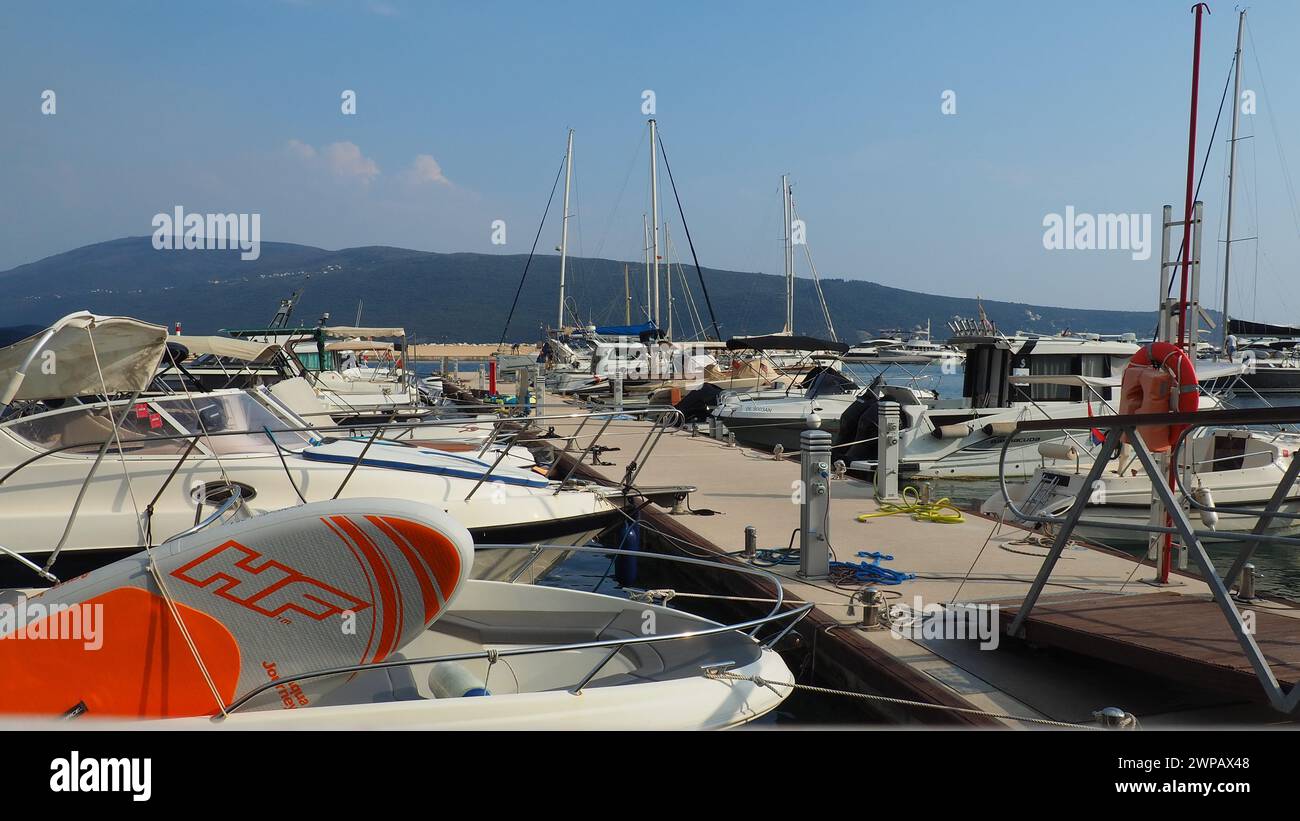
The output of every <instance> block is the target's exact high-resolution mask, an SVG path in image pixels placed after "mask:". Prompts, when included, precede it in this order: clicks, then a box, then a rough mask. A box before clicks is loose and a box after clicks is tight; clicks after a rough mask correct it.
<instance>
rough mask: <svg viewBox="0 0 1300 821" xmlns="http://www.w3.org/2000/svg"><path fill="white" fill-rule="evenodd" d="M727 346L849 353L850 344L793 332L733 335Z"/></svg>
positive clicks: (751, 349)
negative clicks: (765, 334) (764, 334)
mask: <svg viewBox="0 0 1300 821" xmlns="http://www.w3.org/2000/svg"><path fill="white" fill-rule="evenodd" d="M727 348H729V349H730V350H733V351H746V350H749V351H834V352H836V353H841V354H842V353H848V350H849V346H848V345H845V344H844V343H843V342H831V341H830V340H828V339H817V338H816V337H812V336H794V335H792V334H791V335H786V334H769V335H767V336H737V337H732V338H731V339H728V340H727Z"/></svg>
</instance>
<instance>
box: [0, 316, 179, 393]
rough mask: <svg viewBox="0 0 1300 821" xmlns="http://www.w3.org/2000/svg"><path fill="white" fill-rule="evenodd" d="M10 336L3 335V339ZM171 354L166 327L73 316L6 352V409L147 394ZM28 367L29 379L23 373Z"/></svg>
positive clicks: (0, 353) (0, 358)
mask: <svg viewBox="0 0 1300 821" xmlns="http://www.w3.org/2000/svg"><path fill="white" fill-rule="evenodd" d="M23 330H30V328H25V329H23ZM20 333H21V331H20ZM5 336H6V334H5V331H4V330H0V339H4V338H5ZM8 338H9V339H13V338H14V334H13V333H10V334H9V335H8ZM166 350H167V329H166V328H164V327H162V326H161V325H151V324H149V323H147V322H141V321H140V320H138V319H131V318H129V317H122V316H96V315H95V314H92V313H90V312H89V311H79V312H77V313H73V314H68V315H67V316H65V317H63V318H62V319H60V320H59V321H58V322H55V323H54V324H53V325H51V326H50V327H49V328H46V329H45V330H42V331H38V332H36V333H29V334H27V335H26V336H24V337H22V338H20V339H18V340H17V341H13V342H11V343H10V344H8V345H6V346H5V347H3V348H0V406H3V405H8V404H9V403H10V402H12V401H14V400H15V399H26V400H35V399H67V398H70V397H74V396H91V395H97V394H102V393H105V392H108V393H123V392H128V391H137V390H143V389H144V388H145V387H146V386H148V384H149V383H150V382H151V381H152V380H153V377H154V374H155V373H156V372H157V370H158V363H159V362H161V361H162V357H163V354H164V353H165V352H166ZM24 365H26V371H25V373H19V370H20V369H21V368H23V367H24Z"/></svg>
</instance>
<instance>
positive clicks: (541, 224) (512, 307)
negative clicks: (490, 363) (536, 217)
mask: <svg viewBox="0 0 1300 821" xmlns="http://www.w3.org/2000/svg"><path fill="white" fill-rule="evenodd" d="M567 159H568V157H567V156H566V157H565V159H564V160H561V161H560V168H559V170H557V171H556V172H555V182H553V183H551V195H550V196H549V197H547V198H546V210H545V211H543V212H542V221H541V222H539V223H538V224H537V236H535V237H533V248H532V250H531V251H529V252H528V261H527V262H525V263H524V273H523V275H522V276H520V277H519V287H518V288H516V289H515V299H514V301H513V302H511V303H510V313H509V314H507V315H506V324H505V327H503V328H502V329H501V339H500V341H498V342H497V347H498V348H500V347H501V346H503V345H505V344H506V334H507V333H509V331H510V320H511V319H513V318H514V315H515V308H516V307H517V306H518V305H519V295H520V294H521V293H523V290H524V281H525V280H527V279H528V268H529V267H530V266H531V265H532V264H533V256H534V255H536V253H537V241H538V240H540V239H541V238H542V228H543V227H544V226H545V225H546V215H547V214H549V213H551V202H552V201H554V199H555V189H556V188H557V187H558V186H559V184H560V175H561V174H563V173H564V163H565V161H566V160H567Z"/></svg>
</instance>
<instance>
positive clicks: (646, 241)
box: [641, 214, 653, 320]
mask: <svg viewBox="0 0 1300 821" xmlns="http://www.w3.org/2000/svg"><path fill="white" fill-rule="evenodd" d="M641 233H642V234H643V238H642V245H641V250H642V251H644V252H645V318H646V319H647V320H649V319H653V317H652V316H651V315H650V312H651V310H652V309H651V307H650V306H651V304H652V303H651V301H650V219H649V218H648V217H647V216H646V215H645V214H642V215H641Z"/></svg>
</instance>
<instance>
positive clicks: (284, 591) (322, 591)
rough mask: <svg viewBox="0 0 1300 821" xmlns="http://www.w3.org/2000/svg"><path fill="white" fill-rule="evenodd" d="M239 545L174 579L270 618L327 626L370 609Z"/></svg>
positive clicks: (210, 554)
mask: <svg viewBox="0 0 1300 821" xmlns="http://www.w3.org/2000/svg"><path fill="white" fill-rule="evenodd" d="M261 558H262V554H261V553H258V552H257V551H256V550H253V549H252V548H248V547H245V546H244V545H242V544H240V543H239V542H236V541H229V542H226V543H225V544H223V545H221V546H220V547H216V548H213V549H212V550H209V551H208V552H207V553H204V554H203V555H202V556H200V557H199V558H197V559H195V560H194V561H192V562H190V563H189V564H186V565H183V566H181V567H178V568H176V569H175V570H173V571H172V572H171V575H172V576H173V577H175V578H177V579H180V580H181V581H183V582H186V583H188V584H192V585H194V586H195V587H199V588H208V589H210V590H211V592H212V593H215V594H216V595H218V596H220V597H221V598H223V599H227V600H229V601H232V602H234V603H236V604H238V605H240V606H242V607H246V608H248V609H249V610H252V611H254V612H257V613H261V614H262V615H264V616H268V617H270V618H280V619H281V620H284V619H283V616H282V614H283V613H285V612H288V611H293V612H296V613H301V614H303V615H304V616H308V617H310V618H313V619H315V620H316V621H324V620H325V619H327V618H330V617H332V616H338V615H340V614H342V613H344V612H347V611H349V610H350V611H352V612H354V613H355V612H356V611H358V610H362V609H364V608H367V607H369V606H370V602H367V601H365V600H363V599H358V598H357V597H355V596H351V595H349V594H347V593H344V592H343V591H342V590H339V589H338V588H336V587H332V586H330V585H328V584H325V582H322V581H320V580H318V579H313V578H311V577H310V576H307V575H306V574H304V573H301V572H299V571H297V570H295V569H293V568H292V567H289V566H288V565H285V564H282V563H280V562H277V561H275V560H274V559H266V560H264V561H262V562H261V563H260V564H259V563H258V560H259V559H261Z"/></svg>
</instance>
